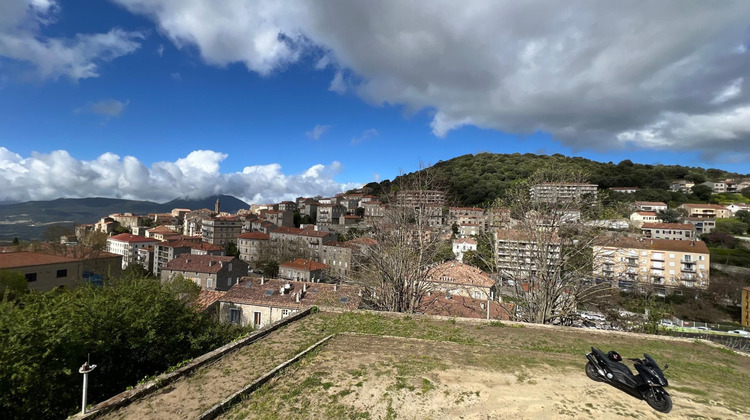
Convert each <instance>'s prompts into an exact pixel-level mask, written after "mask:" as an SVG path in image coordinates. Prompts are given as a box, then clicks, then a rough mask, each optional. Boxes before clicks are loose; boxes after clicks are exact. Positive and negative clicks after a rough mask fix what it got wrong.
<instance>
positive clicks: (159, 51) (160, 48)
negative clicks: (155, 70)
mask: <svg viewBox="0 0 750 420" xmlns="http://www.w3.org/2000/svg"><path fill="white" fill-rule="evenodd" d="M156 55H158V56H159V57H164V44H159V46H158V47H156Z"/></svg>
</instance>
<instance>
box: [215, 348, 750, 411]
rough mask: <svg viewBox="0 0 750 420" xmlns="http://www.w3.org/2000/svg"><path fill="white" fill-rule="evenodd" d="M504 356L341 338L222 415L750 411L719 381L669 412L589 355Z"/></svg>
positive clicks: (684, 390) (688, 391)
mask: <svg viewBox="0 0 750 420" xmlns="http://www.w3.org/2000/svg"><path fill="white" fill-rule="evenodd" d="M496 351H497V349H496V348H493V347H492V346H465V345H461V344H455V343H450V342H435V341H425V340H417V339H407V338H394V337H382V336H366V335H365V336H363V335H341V336H338V337H336V338H334V339H333V340H332V341H330V342H329V343H328V344H327V345H326V346H325V347H324V348H323V349H321V350H320V351H319V352H318V353H317V354H315V355H314V356H311V357H308V358H305V359H303V360H302V361H301V362H300V363H299V364H298V365H297V366H296V367H295V368H291V369H289V370H287V372H285V374H284V375H282V376H279V377H277V378H276V379H275V380H273V381H272V382H271V383H270V384H269V385H267V386H265V387H263V388H261V389H260V390H258V391H257V392H256V393H254V394H252V395H251V396H250V397H248V398H247V399H246V400H245V401H243V402H242V403H240V404H239V405H237V406H235V407H234V408H233V409H232V410H231V411H230V412H228V413H226V414H225V415H224V416H223V417H222V418H225V419H228V418H231V419H244V418H253V419H255V418H262V419H265V418H268V419H274V418H284V419H289V418H368V419H394V418H405V419H444V418H457V419H501V418H502V419H507V418H539V419H552V418H590V419H608V418H623V417H631V418H638V419H658V418H678V419H683V418H685V419H687V418H690V419H696V418H711V419H735V418H742V417H745V416H747V415H748V414H750V401H747V404H746V405H744V406H741V407H738V406H737V403H736V400H733V402H732V403H728V402H727V401H725V400H724V398H723V390H722V388H721V384H712V385H711V387H710V391H711V392H710V393H709V392H706V391H704V390H701V389H695V388H691V384H682V383H679V382H675V381H671V382H670V385H671V388H669V389H668V391H669V392H670V394H671V395H672V399H673V402H674V408H673V410H672V412H671V413H670V414H668V415H664V414H660V413H658V412H656V411H654V410H653V409H651V408H650V407H649V406H648V404H646V402H645V401H641V400H638V399H636V398H633V397H631V396H629V395H627V394H624V393H622V392H621V391H619V390H617V389H615V388H612V387H611V386H609V385H607V384H604V383H600V382H594V381H591V380H590V379H588V377H586V375H585V373H584V369H583V367H584V365H585V362H586V359H585V357H584V355H583V354H581V355H580V356H573V355H562V354H560V355H557V354H549V357H548V360H547V362H548V363H545V364H542V365H538V364H536V365H533V366H525V365H524V364H523V358H522V357H520V356H519V357H518V358H513V357H510V358H508V357H498V356H497V355H496V354H495V352H496ZM518 360H520V361H521V364H519V363H518ZM667 376H668V377H669V371H667ZM745 418H746V417H745Z"/></svg>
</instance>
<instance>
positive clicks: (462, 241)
mask: <svg viewBox="0 0 750 420" xmlns="http://www.w3.org/2000/svg"><path fill="white" fill-rule="evenodd" d="M453 243H454V244H470V245H476V244H477V241H475V240H474V239H472V238H458V239H456V240H455V241H453Z"/></svg>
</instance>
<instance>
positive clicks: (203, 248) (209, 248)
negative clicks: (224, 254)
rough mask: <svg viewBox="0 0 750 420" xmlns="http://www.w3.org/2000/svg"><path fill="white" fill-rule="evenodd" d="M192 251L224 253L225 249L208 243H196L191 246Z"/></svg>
mask: <svg viewBox="0 0 750 420" xmlns="http://www.w3.org/2000/svg"><path fill="white" fill-rule="evenodd" d="M190 248H192V249H199V250H201V251H223V250H224V247H223V246H221V245H218V244H210V243H208V242H196V243H193V244H191V245H190Z"/></svg>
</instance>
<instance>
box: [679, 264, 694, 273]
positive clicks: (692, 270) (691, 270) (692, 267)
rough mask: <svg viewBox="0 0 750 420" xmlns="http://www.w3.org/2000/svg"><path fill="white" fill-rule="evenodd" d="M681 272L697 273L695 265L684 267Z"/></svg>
mask: <svg viewBox="0 0 750 420" xmlns="http://www.w3.org/2000/svg"><path fill="white" fill-rule="evenodd" d="M680 270H681V271H682V272H683V273H695V265H683V266H682V267H681V268H680Z"/></svg>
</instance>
